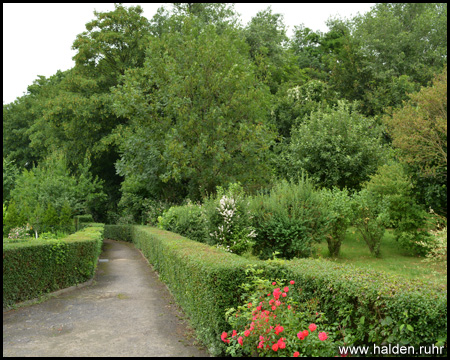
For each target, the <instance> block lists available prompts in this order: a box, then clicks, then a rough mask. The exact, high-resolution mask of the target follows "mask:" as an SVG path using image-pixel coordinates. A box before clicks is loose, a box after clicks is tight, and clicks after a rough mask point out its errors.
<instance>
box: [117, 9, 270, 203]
mask: <svg viewBox="0 0 450 360" xmlns="http://www.w3.org/2000/svg"><path fill="white" fill-rule="evenodd" d="M247 51H248V50H247V46H246V44H245V43H244V42H243V41H242V39H240V38H239V37H238V36H236V33H235V32H233V31H232V30H228V29H227V30H226V31H224V33H223V34H221V35H219V34H217V32H216V30H215V28H214V27H213V26H206V27H203V28H202V27H200V26H199V24H198V22H197V21H196V20H195V19H194V18H192V17H187V18H185V19H184V22H183V25H182V31H181V32H180V33H176V32H174V33H169V34H163V35H162V37H161V38H157V39H154V40H153V41H152V42H151V43H150V44H149V47H148V49H147V53H146V54H147V57H146V61H145V64H144V67H143V68H142V69H138V70H133V71H128V72H127V73H126V75H125V78H124V84H123V85H122V86H119V87H118V89H117V90H116V91H115V110H116V113H117V115H119V116H125V117H128V118H130V120H131V122H132V124H133V129H135V130H136V131H133V132H132V133H131V134H129V135H130V136H131V138H129V140H130V141H131V140H132V139H135V141H134V142H135V143H136V142H139V141H140V139H139V137H138V136H135V135H134V134H142V133H145V134H146V138H145V139H146V142H147V144H146V145H145V142H144V143H143V145H144V146H141V147H139V148H135V150H136V151H139V152H141V153H142V156H141V157H146V156H148V157H149V159H150V160H149V161H147V164H148V163H149V162H150V164H148V165H147V164H142V165H145V166H142V165H138V166H134V164H133V163H127V162H126V160H127V159H129V158H130V157H131V156H127V154H126V152H127V150H128V146H125V147H123V148H122V152H123V153H124V155H123V157H122V159H123V161H122V162H120V163H119V164H120V165H119V167H118V169H119V171H120V174H123V175H125V176H131V177H135V176H136V177H137V178H138V179H146V177H147V176H145V174H147V173H148V174H151V175H149V176H148V180H149V181H150V182H151V183H154V182H155V180H156V185H158V186H161V185H162V186H163V185H164V183H169V185H171V182H172V183H176V184H187V185H184V186H183V188H184V189H186V190H187V191H188V194H187V195H188V196H189V197H190V198H191V199H193V200H200V199H201V196H202V195H205V194H207V193H212V192H214V191H215V187H216V185H218V184H225V183H227V182H229V181H240V182H241V183H242V184H243V186H244V187H246V188H252V187H259V186H261V185H262V184H263V183H264V182H265V181H267V178H268V176H269V175H270V169H269V168H268V161H267V159H268V158H269V157H270V152H269V148H270V145H271V144H272V141H273V138H274V134H273V132H272V131H271V130H270V129H268V127H267V125H266V121H267V117H268V100H269V97H268V96H269V94H268V90H267V88H265V87H264V86H263V85H262V84H261V83H260V82H259V81H257V80H256V78H255V76H254V74H253V71H254V68H253V66H252V64H251V63H250V61H249V59H248V56H247V55H246V54H247ZM141 143H142V142H141ZM153 169H154V170H153ZM155 175H156V176H157V177H156V179H155ZM154 179H155V180H154ZM160 181H162V182H163V184H158V182H160ZM133 182H134V181H133Z"/></svg>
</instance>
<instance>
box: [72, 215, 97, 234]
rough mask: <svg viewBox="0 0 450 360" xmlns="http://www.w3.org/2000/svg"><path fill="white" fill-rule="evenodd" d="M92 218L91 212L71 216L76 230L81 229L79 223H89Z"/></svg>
mask: <svg viewBox="0 0 450 360" xmlns="http://www.w3.org/2000/svg"><path fill="white" fill-rule="evenodd" d="M93 221H94V219H93V217H92V215H91V214H85V215H75V216H74V217H73V223H74V225H75V229H76V231H78V230H81V225H82V224H83V223H90V222H93Z"/></svg>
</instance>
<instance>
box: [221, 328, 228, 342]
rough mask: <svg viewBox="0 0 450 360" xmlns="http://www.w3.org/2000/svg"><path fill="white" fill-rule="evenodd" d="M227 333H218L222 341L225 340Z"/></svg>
mask: <svg viewBox="0 0 450 360" xmlns="http://www.w3.org/2000/svg"><path fill="white" fill-rule="evenodd" d="M227 336H228V334H227V333H226V332H225V331H224V332H223V333H222V335H220V338H221V339H222V341H224V342H226V341H225V339H226V338H227Z"/></svg>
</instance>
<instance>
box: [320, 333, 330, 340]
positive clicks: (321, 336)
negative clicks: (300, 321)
mask: <svg viewBox="0 0 450 360" xmlns="http://www.w3.org/2000/svg"><path fill="white" fill-rule="evenodd" d="M326 339H328V335H327V333H326V332H320V333H319V340H320V341H325V340H326Z"/></svg>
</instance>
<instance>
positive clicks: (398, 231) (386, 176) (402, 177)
mask: <svg viewBox="0 0 450 360" xmlns="http://www.w3.org/2000/svg"><path fill="white" fill-rule="evenodd" d="M364 188H365V189H367V191H368V192H369V193H370V196H371V197H373V198H374V201H377V202H379V203H382V202H386V204H387V209H386V210H387V213H388V216H389V224H388V225H389V226H391V227H393V228H394V234H395V236H396V238H397V240H398V241H399V244H400V245H401V246H402V248H403V249H405V250H406V251H408V252H410V253H412V254H421V255H424V254H425V252H426V250H425V248H423V247H422V246H421V245H419V243H422V242H423V243H427V242H428V241H429V240H430V236H429V233H428V230H429V225H428V224H427V221H428V218H429V216H428V215H427V213H426V211H425V210H424V209H423V207H422V206H420V205H419V204H417V202H416V201H415V198H414V191H413V184H412V182H411V180H410V178H409V177H408V175H407V174H406V172H405V170H404V168H403V165H402V164H400V163H398V162H396V161H393V160H391V161H389V162H388V163H387V164H385V165H383V166H381V167H380V168H379V169H378V171H377V173H376V174H374V175H372V176H371V178H370V181H368V182H367V183H366V184H365V185H364Z"/></svg>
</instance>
